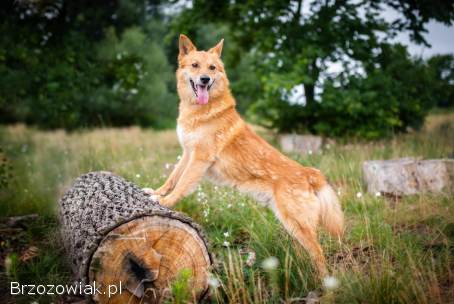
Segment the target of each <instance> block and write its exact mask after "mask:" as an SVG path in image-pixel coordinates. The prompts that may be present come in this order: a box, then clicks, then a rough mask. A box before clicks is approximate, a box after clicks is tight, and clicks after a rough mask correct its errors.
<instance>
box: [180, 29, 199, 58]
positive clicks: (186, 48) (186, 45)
mask: <svg viewBox="0 0 454 304" xmlns="http://www.w3.org/2000/svg"><path fill="white" fill-rule="evenodd" d="M179 47H180V54H179V55H178V57H183V56H186V55H187V54H188V53H189V52H191V51H197V49H196V47H195V45H194V44H193V43H192V41H191V40H190V39H189V38H188V37H187V36H186V35H183V34H180V41H179Z"/></svg>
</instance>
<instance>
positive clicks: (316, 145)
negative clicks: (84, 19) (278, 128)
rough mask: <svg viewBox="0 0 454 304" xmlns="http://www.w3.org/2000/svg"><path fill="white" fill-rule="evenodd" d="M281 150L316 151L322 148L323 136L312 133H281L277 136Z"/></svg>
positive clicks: (307, 152) (290, 151)
mask: <svg viewBox="0 0 454 304" xmlns="http://www.w3.org/2000/svg"><path fill="white" fill-rule="evenodd" d="M279 143H280V145H281V148H282V151H284V152H287V153H303V154H312V153H317V152H319V151H320V150H321V149H322V144H323V138H322V137H320V136H314V135H298V134H282V135H280V136H279Z"/></svg>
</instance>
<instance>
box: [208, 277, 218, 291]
mask: <svg viewBox="0 0 454 304" xmlns="http://www.w3.org/2000/svg"><path fill="white" fill-rule="evenodd" d="M208 285H210V287H211V288H214V289H216V288H218V287H219V286H221V283H220V282H219V280H218V279H217V278H216V277H215V276H214V275H212V274H210V276H209V277H208Z"/></svg>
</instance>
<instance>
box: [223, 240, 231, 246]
mask: <svg viewBox="0 0 454 304" xmlns="http://www.w3.org/2000/svg"><path fill="white" fill-rule="evenodd" d="M222 246H224V247H229V246H230V242H228V241H224V243H222Z"/></svg>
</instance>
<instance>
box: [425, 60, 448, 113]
mask: <svg viewBox="0 0 454 304" xmlns="http://www.w3.org/2000/svg"><path fill="white" fill-rule="evenodd" d="M427 63H428V65H429V68H430V69H431V71H432V73H433V76H434V77H435V79H436V83H435V84H434V88H433V93H434V98H435V100H436V102H437V106H438V107H441V108H448V107H454V55H452V54H449V55H436V56H433V57H432V58H429V60H428V62H427Z"/></svg>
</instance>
